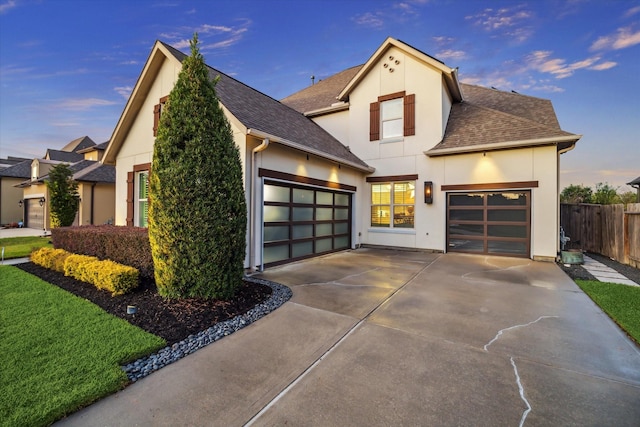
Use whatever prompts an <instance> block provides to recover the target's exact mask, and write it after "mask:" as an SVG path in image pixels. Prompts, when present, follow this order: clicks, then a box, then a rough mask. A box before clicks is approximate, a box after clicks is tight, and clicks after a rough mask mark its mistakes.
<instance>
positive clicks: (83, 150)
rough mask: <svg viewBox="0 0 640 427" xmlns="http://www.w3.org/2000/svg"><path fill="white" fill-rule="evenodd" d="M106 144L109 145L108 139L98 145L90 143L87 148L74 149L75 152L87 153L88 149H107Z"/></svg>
mask: <svg viewBox="0 0 640 427" xmlns="http://www.w3.org/2000/svg"><path fill="white" fill-rule="evenodd" d="M107 145H109V141H107V142H103V143H101V144H98V145H92V146H90V147H87V148H83V149H78V150H76V153H88V152H90V151H94V150H95V151H100V150H106V149H107Z"/></svg>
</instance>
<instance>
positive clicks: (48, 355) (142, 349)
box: [0, 266, 165, 427]
mask: <svg viewBox="0 0 640 427" xmlns="http://www.w3.org/2000/svg"><path fill="white" fill-rule="evenodd" d="M164 345H165V341H164V340H163V339H161V338H159V337H156V336H155V335H151V334H149V333H147V332H144V331H143V330H141V329H139V328H137V327H134V326H132V325H130V324H129V323H127V322H126V321H124V320H122V319H119V318H117V317H114V316H112V315H110V314H108V313H106V312H105V311H103V310H102V309H100V308H99V307H98V306H96V305H94V304H92V303H90V302H88V301H86V300H84V299H81V298H78V297H76V296H75V295H72V294H70V293H68V292H66V291H64V290H62V289H60V288H58V287H56V286H53V285H51V284H49V283H46V282H44V281H42V280H40V279H39V278H37V277H35V276H33V275H31V274H28V273H25V272H23V271H22V270H20V269H18V268H16V267H12V266H0V358H1V362H0V363H1V364H2V366H1V369H0V426H12V427H13V426H45V425H49V424H51V423H52V422H54V421H55V420H57V419H59V418H61V417H63V416H64V415H66V414H69V413H72V412H74V411H76V410H77V409H79V408H81V407H83V406H85V405H88V404H89V403H91V402H93V401H95V400H97V399H99V398H101V397H104V396H106V395H109V394H111V393H113V392H115V391H117V390H119V389H120V388H122V387H123V386H124V385H126V383H127V381H128V380H127V377H126V375H125V373H124V371H122V369H121V368H120V365H122V364H124V363H127V362H130V361H133V360H135V359H137V358H139V357H142V356H144V355H148V354H151V353H152V352H154V351H156V350H157V349H159V348H162V347H163V346H164Z"/></svg>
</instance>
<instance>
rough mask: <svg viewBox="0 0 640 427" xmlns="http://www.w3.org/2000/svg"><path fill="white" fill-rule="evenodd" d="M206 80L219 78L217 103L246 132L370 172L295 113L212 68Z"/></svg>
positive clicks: (361, 163)
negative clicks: (231, 115)
mask: <svg viewBox="0 0 640 427" xmlns="http://www.w3.org/2000/svg"><path fill="white" fill-rule="evenodd" d="M163 45H164V46H165V47H166V48H167V49H169V51H170V52H171V53H172V54H173V55H174V56H175V57H176V59H178V60H179V61H181V62H182V60H184V58H186V55H185V54H183V53H182V52H180V51H178V50H176V49H174V48H172V47H171V46H169V45H166V44H164V43H163ZM209 76H210V77H211V78H212V79H213V78H216V77H217V76H220V80H219V81H218V83H217V85H216V93H217V95H218V98H219V99H220V102H221V103H222V104H223V105H224V106H225V108H227V109H228V110H229V112H231V114H233V115H234V116H235V117H236V118H237V119H238V120H240V122H241V123H242V124H243V125H244V126H246V127H247V128H248V129H253V130H255V131H259V132H262V133H266V134H269V135H273V136H275V137H278V138H282V139H283V140H286V141H291V142H294V143H296V144H298V145H300V146H303V147H308V148H310V149H313V150H315V151H317V152H320V153H325V154H328V155H330V156H331V157H335V158H339V159H343V160H344V161H347V162H350V163H352V164H355V165H358V166H359V167H361V168H365V169H367V168H369V166H368V165H367V164H366V163H365V162H363V161H362V160H361V159H359V158H358V157H357V156H356V155H354V154H353V153H351V151H349V150H348V149H347V148H346V147H345V146H344V145H343V144H342V143H341V142H340V141H338V140H337V139H335V138H334V137H333V136H331V135H330V134H329V133H328V132H327V131H325V130H324V129H322V128H321V127H320V126H318V125H317V124H316V123H315V122H313V121H312V120H311V119H309V118H307V117H305V116H304V115H303V114H301V113H299V112H298V111H296V110H294V109H292V108H289V107H288V106H286V105H284V104H282V103H280V102H279V101H277V100H275V99H273V98H271V97H270V96H267V95H265V94H263V93H262V92H259V91H257V90H256V89H253V88H252V87H249V86H247V85H245V84H244V83H242V82H240V81H238V80H236V79H234V78H232V77H229V76H228V75H226V74H224V73H222V72H220V71H218V70H216V69H214V68H211V67H209Z"/></svg>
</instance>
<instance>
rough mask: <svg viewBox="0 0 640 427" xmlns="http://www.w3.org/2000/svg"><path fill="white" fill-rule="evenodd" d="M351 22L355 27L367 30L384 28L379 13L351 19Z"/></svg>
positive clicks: (369, 13)
mask: <svg viewBox="0 0 640 427" xmlns="http://www.w3.org/2000/svg"><path fill="white" fill-rule="evenodd" d="M353 21H354V22H355V23H356V25H360V26H362V27H368V28H381V27H382V26H384V21H383V20H382V18H381V17H380V14H379V13H376V14H373V13H371V12H367V13H365V14H363V15H359V16H356V17H355V18H353Z"/></svg>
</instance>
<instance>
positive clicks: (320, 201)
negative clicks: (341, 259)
mask: <svg viewBox="0 0 640 427" xmlns="http://www.w3.org/2000/svg"><path fill="white" fill-rule="evenodd" d="M350 212H351V206H350V196H349V195H348V194H345V193H340V192H338V191H335V192H334V191H330V190H321V189H315V188H309V187H306V186H303V185H296V184H289V183H281V182H270V181H268V182H266V183H265V184H264V207H263V218H264V252H263V256H264V257H263V262H264V264H265V265H268V264H271V265H273V264H276V263H278V264H280V263H283V262H286V261H289V260H293V259H301V258H305V257H309V256H314V255H317V254H321V253H326V252H331V251H334V250H337V249H344V248H348V247H350V239H351V229H350V221H351V215H350Z"/></svg>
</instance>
